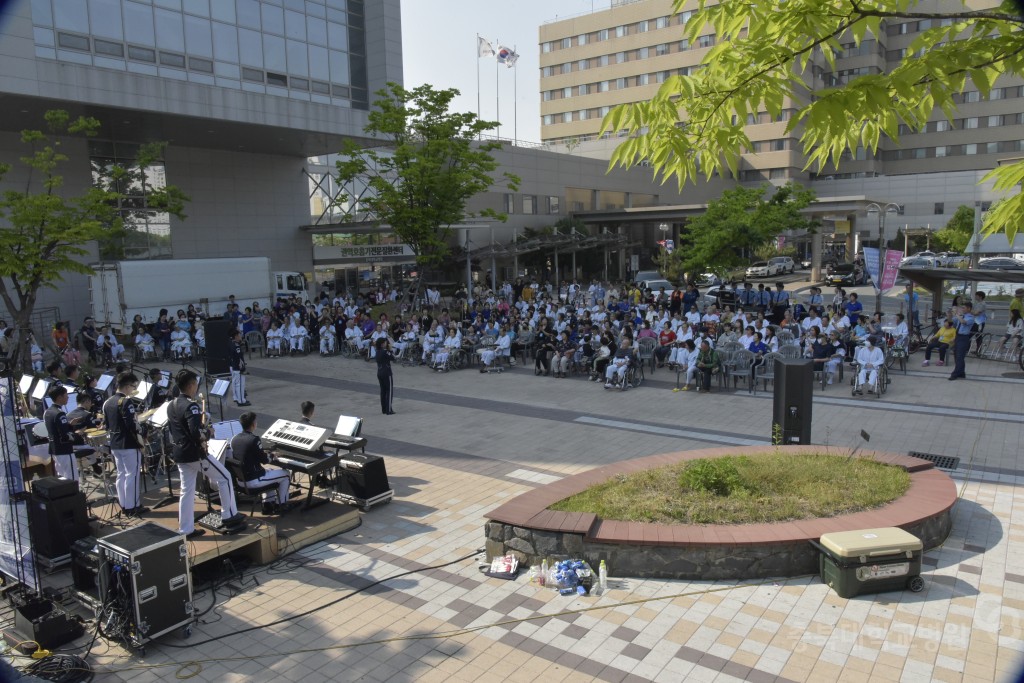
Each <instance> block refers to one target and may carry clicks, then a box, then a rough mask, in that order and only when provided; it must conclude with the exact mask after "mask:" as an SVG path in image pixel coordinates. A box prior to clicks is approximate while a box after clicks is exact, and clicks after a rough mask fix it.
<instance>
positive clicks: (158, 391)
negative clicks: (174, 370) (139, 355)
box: [146, 368, 167, 410]
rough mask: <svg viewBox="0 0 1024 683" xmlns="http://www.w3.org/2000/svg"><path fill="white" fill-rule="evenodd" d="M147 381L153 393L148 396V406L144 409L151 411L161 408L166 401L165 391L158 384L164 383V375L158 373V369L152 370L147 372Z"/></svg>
mask: <svg viewBox="0 0 1024 683" xmlns="http://www.w3.org/2000/svg"><path fill="white" fill-rule="evenodd" d="M149 381H150V384H152V385H153V393H151V394H150V395H149V405H147V406H146V409H147V410H153V409H155V408H159V407H160V406H162V405H163V404H164V401H166V400H167V389H164V388H163V387H162V386H160V382H163V381H164V374H163V373H162V372H160V368H153V369H152V370H150V371H149Z"/></svg>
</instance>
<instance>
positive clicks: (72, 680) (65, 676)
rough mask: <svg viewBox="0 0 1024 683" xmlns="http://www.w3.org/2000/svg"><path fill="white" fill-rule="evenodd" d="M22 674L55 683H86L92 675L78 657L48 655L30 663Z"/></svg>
mask: <svg viewBox="0 0 1024 683" xmlns="http://www.w3.org/2000/svg"><path fill="white" fill-rule="evenodd" d="M24 672H25V673H26V674H29V675H30V676H35V677H37V678H41V679H43V680H44V681H55V682H56V683H88V682H89V681H91V680H92V679H93V675H94V674H93V671H92V667H90V666H89V662H87V661H85V658H84V657H79V656H78V655H50V656H49V657H46V658H45V659H39V660H36V661H34V662H32V663H31V664H29V665H28V666H26V667H25V671H24Z"/></svg>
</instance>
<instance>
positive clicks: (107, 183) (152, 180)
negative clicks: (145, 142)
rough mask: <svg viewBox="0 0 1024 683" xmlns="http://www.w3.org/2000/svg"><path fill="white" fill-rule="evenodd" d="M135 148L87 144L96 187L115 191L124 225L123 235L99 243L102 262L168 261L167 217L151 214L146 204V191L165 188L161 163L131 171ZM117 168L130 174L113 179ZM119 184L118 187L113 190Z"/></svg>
mask: <svg viewBox="0 0 1024 683" xmlns="http://www.w3.org/2000/svg"><path fill="white" fill-rule="evenodd" d="M137 153H138V147H137V146H136V145H128V144H115V143H112V142H101V141H92V142H90V143H89V165H90V167H91V168H92V180H93V183H94V184H96V185H97V186H100V187H104V188H106V189H111V190H116V191H118V192H119V193H120V195H121V197H120V199H119V200H118V206H117V210H118V213H119V214H120V216H121V220H122V221H124V233H123V234H122V235H121V236H120V237H117V238H114V239H111V240H104V241H102V242H101V243H100V258H101V259H103V260H122V259H157V258H171V257H172V256H173V253H172V251H171V217H170V214H168V213H166V212H161V211H154V210H153V209H151V208H149V206H148V205H147V203H146V195H147V190H149V189H161V188H164V187H166V186H167V171H166V169H165V167H164V163H163V161H158V162H156V163H154V164H152V165H150V166H149V167H147V168H144V169H138V168H135V167H134V163H135V162H134V159H135V156H136V155H137ZM115 165H116V166H120V167H122V168H125V169H129V170H132V171H133V172H132V173H129V174H128V175H126V176H124V178H123V179H122V180H120V181H115V180H113V179H112V173H111V171H112V169H113V167H114V166H115ZM114 183H120V187H114Z"/></svg>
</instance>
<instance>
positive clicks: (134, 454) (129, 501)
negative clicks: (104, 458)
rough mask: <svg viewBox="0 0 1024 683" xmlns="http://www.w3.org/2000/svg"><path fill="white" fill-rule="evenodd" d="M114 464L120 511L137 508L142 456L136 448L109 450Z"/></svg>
mask: <svg viewBox="0 0 1024 683" xmlns="http://www.w3.org/2000/svg"><path fill="white" fill-rule="evenodd" d="M110 452H111V453H113V455H114V464H115V465H116V466H117V502H118V503H120V504H121V509H123V510H131V509H133V508H137V507H139V479H140V478H141V476H142V475H141V472H140V471H141V470H142V455H141V454H140V453H139V449H138V448H125V449H120V448H111V449H110Z"/></svg>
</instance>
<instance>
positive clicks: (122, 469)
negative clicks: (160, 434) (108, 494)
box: [103, 372, 149, 516]
mask: <svg viewBox="0 0 1024 683" xmlns="http://www.w3.org/2000/svg"><path fill="white" fill-rule="evenodd" d="M116 381H117V391H116V392H115V393H114V395H113V396H111V397H110V398H108V399H107V400H106V402H105V403H104V404H103V422H104V423H105V424H106V425H107V436H108V438H109V439H110V452H111V453H112V454H113V456H114V464H115V465H116V466H117V500H118V502H119V503H120V504H121V509H122V510H123V511H124V513H125V514H126V515H128V516H138V515H142V514H145V513H147V512H149V508H147V507H143V506H142V505H141V503H140V493H139V478H140V477H141V470H142V456H141V455H140V453H139V446H140V444H141V443H142V442H141V440H140V438H139V425H138V422H137V421H136V417H135V403H134V402H133V401H132V400H131V399H130V398H129V396H131V395H132V394H134V393H135V391H136V390H137V389H138V388H139V378H138V376H137V375H136V374H135V373H134V372H122V373H121V374H119V375H118V376H117V380H116Z"/></svg>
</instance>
